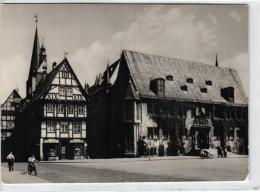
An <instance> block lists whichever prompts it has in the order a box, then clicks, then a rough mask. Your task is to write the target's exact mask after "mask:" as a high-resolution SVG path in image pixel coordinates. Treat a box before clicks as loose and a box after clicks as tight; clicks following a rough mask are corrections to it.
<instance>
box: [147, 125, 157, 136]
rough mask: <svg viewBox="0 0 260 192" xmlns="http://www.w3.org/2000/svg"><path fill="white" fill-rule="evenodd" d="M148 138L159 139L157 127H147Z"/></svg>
mask: <svg viewBox="0 0 260 192" xmlns="http://www.w3.org/2000/svg"><path fill="white" fill-rule="evenodd" d="M147 138H148V139H159V129H158V128H157V127H147Z"/></svg>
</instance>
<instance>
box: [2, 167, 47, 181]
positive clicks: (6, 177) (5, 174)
mask: <svg viewBox="0 0 260 192" xmlns="http://www.w3.org/2000/svg"><path fill="white" fill-rule="evenodd" d="M1 174H2V175H1V180H2V182H4V183H48V181H47V180H45V179H42V178H40V177H36V176H32V175H28V174H27V173H26V172H25V171H20V170H14V171H9V170H8V168H7V167H4V166H3V165H2V166H1Z"/></svg>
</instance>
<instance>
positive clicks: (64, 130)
mask: <svg viewBox="0 0 260 192" xmlns="http://www.w3.org/2000/svg"><path fill="white" fill-rule="evenodd" d="M60 132H61V133H68V132H69V124H68V122H61V123H60Z"/></svg>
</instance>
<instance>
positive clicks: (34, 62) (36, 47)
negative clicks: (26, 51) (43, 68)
mask: <svg viewBox="0 0 260 192" xmlns="http://www.w3.org/2000/svg"><path fill="white" fill-rule="evenodd" d="M37 22H38V16H37V15H35V25H36V27H35V35H34V42H33V50H32V58H31V65H30V74H29V76H31V75H32V73H33V72H35V71H36V70H37V67H38V66H39V64H40V61H39V53H40V43H39V36H38V29H37Z"/></svg>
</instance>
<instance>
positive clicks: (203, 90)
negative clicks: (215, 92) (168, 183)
mask: <svg viewBox="0 0 260 192" xmlns="http://www.w3.org/2000/svg"><path fill="white" fill-rule="evenodd" d="M200 91H201V93H207V92H208V89H207V88H205V87H203V88H200Z"/></svg>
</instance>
